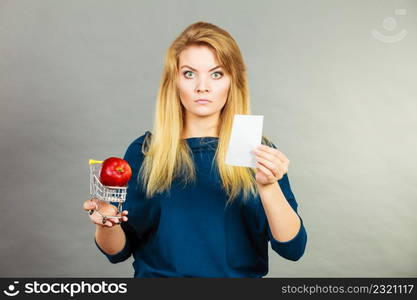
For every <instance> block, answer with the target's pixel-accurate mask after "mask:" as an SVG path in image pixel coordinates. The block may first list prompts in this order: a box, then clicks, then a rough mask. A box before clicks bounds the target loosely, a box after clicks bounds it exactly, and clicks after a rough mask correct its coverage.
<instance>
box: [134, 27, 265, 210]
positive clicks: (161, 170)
mask: <svg viewBox="0 0 417 300" xmlns="http://www.w3.org/2000/svg"><path fill="white" fill-rule="evenodd" d="M192 45H198V46H202V45H203V46H207V47H209V48H211V49H212V50H214V53H215V55H216V58H217V60H218V61H219V63H220V65H222V66H223V68H224V69H225V71H226V72H227V73H228V74H229V75H230V77H231V82H230V88H229V92H228V96H227V100H226V104H225V105H224V107H223V108H222V110H221V114H220V119H219V137H218V147H217V149H216V152H215V156H214V159H213V162H214V161H216V163H217V167H218V171H219V175H220V179H221V181H222V184H223V188H224V190H225V192H226V193H227V196H228V201H227V204H229V203H231V202H232V201H233V200H234V199H236V198H237V197H238V196H239V195H240V194H243V198H244V199H247V197H249V195H250V194H252V195H253V196H255V195H256V194H257V186H256V180H255V169H252V168H246V167H237V166H230V165H227V164H225V158H226V151H227V146H228V143H229V139H230V133H231V128H232V123H233V117H234V115H235V114H242V115H246V114H250V101H249V89H248V83H247V74H246V66H245V65H244V62H243V58H242V55H241V52H240V50H239V47H238V45H237V44H236V42H235V40H234V39H233V38H232V36H231V35H230V34H229V33H228V32H226V31H225V30H223V29H221V28H219V27H217V26H215V25H213V24H210V23H206V22H197V23H194V24H191V25H189V26H188V27H187V28H186V29H185V30H184V31H183V32H182V33H181V34H180V35H179V36H178V37H177V38H176V39H175V40H174V41H173V43H172V44H171V46H170V47H169V48H168V50H167V53H166V55H165V60H164V67H163V73H162V77H161V82H160V87H159V91H158V95H157V100H156V110H155V117H154V125H153V130H152V137H151V138H149V137H150V136H147V138H146V140H145V142H144V143H143V145H142V152H143V153H144V154H145V157H144V160H143V163H142V166H141V168H140V171H139V174H140V176H138V179H139V178H141V179H142V185H143V188H144V190H146V197H148V198H150V197H152V196H154V195H155V193H162V192H164V191H165V190H169V189H170V187H171V183H172V181H173V180H174V179H175V178H179V179H182V180H183V182H184V183H185V184H188V183H191V182H194V181H195V179H196V172H195V168H194V163H193V160H192V157H191V156H192V153H191V150H190V148H189V146H188V144H187V142H186V141H185V140H183V139H182V131H183V129H184V121H185V120H184V115H185V113H184V110H185V108H184V107H183V106H182V104H181V100H180V97H179V93H178V90H177V86H176V83H177V79H178V68H179V66H178V63H179V56H180V53H181V52H182V51H183V50H184V49H186V48H187V47H189V46H192ZM262 138H263V139H262V140H263V143H267V144H268V145H272V143H271V142H270V141H269V139H268V138H266V137H265V136H263V137H262ZM145 145H146V149H145V148H144V146H145Z"/></svg>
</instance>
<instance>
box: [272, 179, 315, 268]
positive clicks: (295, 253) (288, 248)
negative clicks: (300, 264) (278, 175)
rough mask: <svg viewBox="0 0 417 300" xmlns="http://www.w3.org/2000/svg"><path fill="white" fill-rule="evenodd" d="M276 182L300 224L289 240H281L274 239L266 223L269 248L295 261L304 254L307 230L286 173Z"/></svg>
mask: <svg viewBox="0 0 417 300" xmlns="http://www.w3.org/2000/svg"><path fill="white" fill-rule="evenodd" d="M278 183H279V185H280V187H281V190H282V191H283V194H284V195H285V198H286V199H287V201H288V203H289V204H290V205H291V207H292V209H293V210H294V211H295V212H296V213H297V215H298V217H299V218H300V221H301V225H300V229H299V230H298V233H297V234H296V235H295V236H294V237H293V238H292V239H291V240H289V241H285V242H281V241H278V240H276V239H275V238H274V237H273V235H272V233H271V229H270V227H269V224H267V231H268V238H269V240H270V243H271V248H272V249H273V250H274V251H275V252H276V253H278V254H279V255H280V256H282V257H284V258H286V259H288V260H292V261H297V260H299V259H300V258H301V257H302V256H303V254H304V251H305V247H306V244H307V232H306V229H305V227H304V222H303V219H302V218H301V217H300V215H299V214H298V212H297V206H298V204H297V201H296V200H295V197H294V195H293V193H292V192H291V188H290V185H289V179H288V175H287V174H285V175H284V176H283V178H282V179H281V180H279V181H278ZM265 218H266V216H265ZM266 223H268V221H267V219H266Z"/></svg>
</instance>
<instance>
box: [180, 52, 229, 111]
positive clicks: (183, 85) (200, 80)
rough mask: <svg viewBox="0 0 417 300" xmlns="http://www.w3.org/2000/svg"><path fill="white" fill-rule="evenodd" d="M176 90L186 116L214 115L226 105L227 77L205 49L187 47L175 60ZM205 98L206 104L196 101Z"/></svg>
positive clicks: (213, 54)
mask: <svg viewBox="0 0 417 300" xmlns="http://www.w3.org/2000/svg"><path fill="white" fill-rule="evenodd" d="M178 75H179V79H178V90H179V95H180V98H181V103H182V105H183V106H184V107H185V108H186V110H187V112H186V113H187V114H190V113H191V114H193V115H195V116H200V117H206V116H210V115H215V114H218V115H220V111H221V109H222V108H223V106H224V105H225V103H226V100H227V94H228V91H229V87H230V76H229V75H228V74H227V73H226V71H225V70H224V69H223V68H222V67H221V66H220V67H219V62H218V61H217V59H216V56H215V52H214V51H213V50H212V49H210V48H209V47H207V46H189V47H187V48H186V49H185V50H183V51H182V52H181V54H180V57H179V74H178ZM198 99H207V100H209V102H201V103H199V102H196V100H198Z"/></svg>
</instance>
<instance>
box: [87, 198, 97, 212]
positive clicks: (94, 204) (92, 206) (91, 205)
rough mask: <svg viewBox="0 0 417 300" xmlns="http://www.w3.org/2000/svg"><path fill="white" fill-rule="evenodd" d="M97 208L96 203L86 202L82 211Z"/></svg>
mask: <svg viewBox="0 0 417 300" xmlns="http://www.w3.org/2000/svg"><path fill="white" fill-rule="evenodd" d="M96 208H97V203H96V202H95V201H94V200H93V199H90V200H87V201H86V203H84V209H86V210H90V209H96Z"/></svg>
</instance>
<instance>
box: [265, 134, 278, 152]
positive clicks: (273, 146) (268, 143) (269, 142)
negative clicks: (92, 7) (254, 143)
mask: <svg viewBox="0 0 417 300" xmlns="http://www.w3.org/2000/svg"><path fill="white" fill-rule="evenodd" d="M261 144H262V145H267V146H269V147H272V148H275V149H278V147H277V145H275V143H273V142H272V140H271V139H270V138H269V137H267V136H265V135H263V136H262V142H261Z"/></svg>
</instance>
